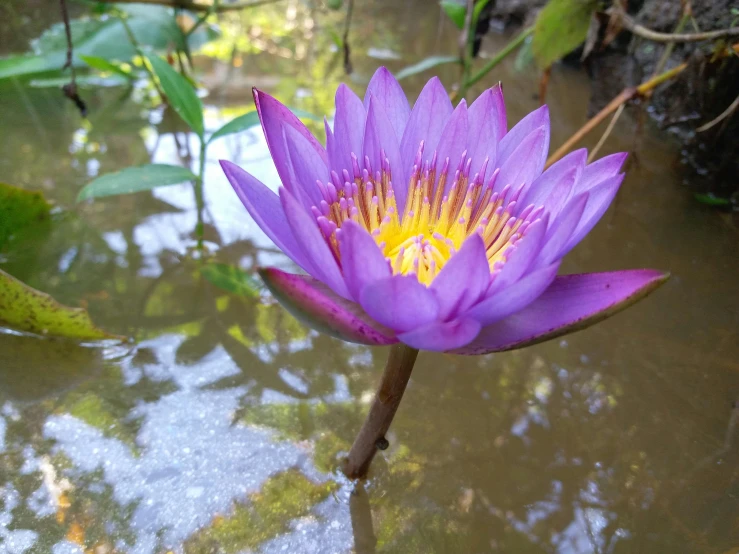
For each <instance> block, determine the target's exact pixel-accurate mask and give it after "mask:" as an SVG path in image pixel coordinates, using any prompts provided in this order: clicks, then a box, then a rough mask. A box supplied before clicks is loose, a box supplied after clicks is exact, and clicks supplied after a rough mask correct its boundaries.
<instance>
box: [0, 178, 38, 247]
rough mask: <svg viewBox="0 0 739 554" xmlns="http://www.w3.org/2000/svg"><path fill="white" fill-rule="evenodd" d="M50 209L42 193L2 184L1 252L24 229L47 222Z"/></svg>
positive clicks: (0, 192) (0, 197) (0, 186)
mask: <svg viewBox="0 0 739 554" xmlns="http://www.w3.org/2000/svg"><path fill="white" fill-rule="evenodd" d="M49 207H50V206H49V204H48V203H47V202H46V200H44V197H43V195H42V194H41V193H40V192H30V191H27V190H23V189H19V188H17V187H14V186H12V185H7V184H5V183H0V250H2V248H3V246H4V245H5V244H6V243H7V242H8V241H9V240H10V239H11V238H12V237H13V236H15V235H17V234H18V232H20V231H22V230H23V229H26V228H29V227H32V226H35V225H38V224H42V223H45V222H47V221H48V219H49Z"/></svg>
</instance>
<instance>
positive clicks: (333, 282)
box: [280, 188, 349, 298]
mask: <svg viewBox="0 0 739 554" xmlns="http://www.w3.org/2000/svg"><path fill="white" fill-rule="evenodd" d="M280 201H281V202H282V209H283V210H285V215H286V216H287V223H288V225H289V226H290V229H292V232H293V236H294V237H295V240H296V242H297V243H298V245H299V246H300V248H301V249H302V252H303V255H304V256H305V258H307V259H308V260H310V263H311V266H312V271H309V273H310V274H311V275H313V276H314V277H315V278H317V279H319V280H320V281H323V282H324V283H326V284H327V285H328V286H329V287H331V289H332V290H333V291H334V292H335V293H336V294H338V295H340V296H343V297H344V298H349V291H348V290H347V288H346V285H345V284H344V278H343V277H342V276H341V271H340V270H339V265H338V264H337V263H336V258H334V255H333V253H332V252H331V249H330V248H329V247H328V244H327V243H326V240H325V239H324V238H323V235H322V234H321V231H320V230H319V229H318V224H317V223H316V220H315V218H314V217H313V215H312V214H310V213H308V212H307V211H306V210H305V209H304V208H303V207H302V206H301V205H300V203H299V202H298V201H297V200H296V199H295V197H294V196H293V195H292V194H290V192H289V191H288V190H287V189H285V188H281V189H280Z"/></svg>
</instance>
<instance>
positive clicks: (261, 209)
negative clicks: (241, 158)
mask: <svg viewBox="0 0 739 554" xmlns="http://www.w3.org/2000/svg"><path fill="white" fill-rule="evenodd" d="M221 167H222V168H223V172H224V173H225V174H226V178H228V181H229V182H230V183H231V186H232V187H233V188H234V190H235V191H236V194H237V195H238V197H239V199H240V200H241V202H242V204H244V207H245V208H246V211H248V212H249V215H250V216H251V217H252V219H253V220H254V221H255V222H256V224H257V225H259V228H260V229H261V230H262V231H264V234H266V235H267V236H268V237H269V238H270V240H271V241H272V242H274V243H275V244H276V245H277V247H278V248H279V249H280V250H282V251H283V252H284V253H285V254H287V255H288V256H289V257H290V259H292V260H293V261H294V262H295V263H296V264H298V265H299V266H300V267H302V268H303V269H304V270H305V271H307V272H308V273H311V272H312V271H313V266H312V264H311V263H310V260H309V259H308V258H307V257H306V256H305V254H304V253H303V249H302V248H301V247H300V245H299V244H298V243H297V241H296V240H295V237H294V236H293V233H292V231H291V230H290V226H289V225H288V224H287V219H286V218H285V212H284V211H283V210H282V206H281V205H280V199H279V198H278V197H277V195H276V194H275V193H274V192H272V191H271V190H270V189H269V188H267V186H266V185H264V184H263V183H262V182H261V181H259V179H257V178H255V177H252V176H251V175H250V174H249V173H247V172H246V171H244V170H243V169H241V168H240V167H239V166H238V165H236V164H234V163H231V162H229V161H226V160H221Z"/></svg>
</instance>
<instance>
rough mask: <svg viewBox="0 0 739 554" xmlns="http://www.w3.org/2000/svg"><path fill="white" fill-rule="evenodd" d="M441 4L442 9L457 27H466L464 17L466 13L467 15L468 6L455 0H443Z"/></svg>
mask: <svg viewBox="0 0 739 554" xmlns="http://www.w3.org/2000/svg"><path fill="white" fill-rule="evenodd" d="M440 5H441V9H443V10H444V12H445V13H446V14H447V16H448V17H449V19H451V20H452V22H453V23H454V24H455V25H456V26H457V28H458V29H464V18H465V15H467V8H466V7H465V5H464V4H460V3H459V2H455V1H454V0H442V1H441V2H440Z"/></svg>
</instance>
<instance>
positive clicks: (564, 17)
mask: <svg viewBox="0 0 739 554" xmlns="http://www.w3.org/2000/svg"><path fill="white" fill-rule="evenodd" d="M597 7H598V2H597V0H549V2H548V3H547V5H546V6H544V9H542V10H541V12H539V16H538V17H537V18H536V23H535V24H534V41H533V52H534V59H535V60H536V64H537V65H538V66H539V67H540V68H541V69H544V68H547V67H549V66H550V65H552V63H554V62H556V61H557V60H559V59H561V58H562V57H563V56H564V55H565V54H568V53H570V52H571V51H572V50H574V49H575V48H577V47H578V46H580V45H581V44H582V43H583V42H585V38H586V37H587V35H588V28H589V27H590V18H591V16H592V14H593V11H594V10H595V9H596V8H597Z"/></svg>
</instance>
